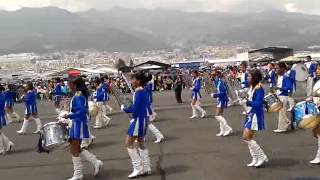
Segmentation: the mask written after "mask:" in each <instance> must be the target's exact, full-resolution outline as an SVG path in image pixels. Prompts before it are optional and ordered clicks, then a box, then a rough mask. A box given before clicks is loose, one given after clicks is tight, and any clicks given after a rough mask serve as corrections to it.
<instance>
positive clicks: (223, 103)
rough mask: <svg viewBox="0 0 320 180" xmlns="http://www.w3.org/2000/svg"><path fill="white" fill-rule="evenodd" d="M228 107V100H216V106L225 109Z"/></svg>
mask: <svg viewBox="0 0 320 180" xmlns="http://www.w3.org/2000/svg"><path fill="white" fill-rule="evenodd" d="M227 107H228V101H219V100H218V101H217V108H221V109H225V108H227Z"/></svg>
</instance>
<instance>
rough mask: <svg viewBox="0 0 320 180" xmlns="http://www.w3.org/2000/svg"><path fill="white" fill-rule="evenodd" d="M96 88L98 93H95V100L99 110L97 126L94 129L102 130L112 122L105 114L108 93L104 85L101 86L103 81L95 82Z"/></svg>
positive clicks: (97, 80)
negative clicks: (104, 107)
mask: <svg viewBox="0 0 320 180" xmlns="http://www.w3.org/2000/svg"><path fill="white" fill-rule="evenodd" d="M95 86H96V92H95V93H94V94H95V95H94V100H95V102H96V104H97V106H98V108H99V110H98V114H97V116H96V124H95V126H94V129H101V128H103V127H105V126H107V124H109V122H110V118H109V117H107V116H106V115H105V114H104V111H103V106H104V104H105V103H106V93H105V88H104V86H103V84H101V81H100V80H99V79H96V81H95Z"/></svg>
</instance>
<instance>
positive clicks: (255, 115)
mask: <svg viewBox="0 0 320 180" xmlns="http://www.w3.org/2000/svg"><path fill="white" fill-rule="evenodd" d="M248 93H249V99H248V101H247V104H246V105H247V107H248V108H249V113H248V115H247V116H246V119H245V122H244V125H243V127H244V128H246V129H250V130H253V131H259V130H263V129H264V128H265V127H264V105H263V100H264V89H263V88H262V85H261V84H260V83H259V84H258V85H257V86H256V87H255V88H254V89H252V88H251V89H250V90H249V92H248Z"/></svg>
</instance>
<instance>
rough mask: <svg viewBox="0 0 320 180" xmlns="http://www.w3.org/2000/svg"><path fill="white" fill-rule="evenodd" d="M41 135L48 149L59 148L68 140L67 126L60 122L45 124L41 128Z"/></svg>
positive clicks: (44, 146) (43, 144)
mask: <svg viewBox="0 0 320 180" xmlns="http://www.w3.org/2000/svg"><path fill="white" fill-rule="evenodd" d="M40 135H41V136H42V147H43V149H45V150H48V151H53V150H55V149H58V148H59V147H62V146H63V145H64V144H66V143H67V142H68V129H67V126H66V125H65V124H62V123H59V122H50V123H48V124H45V125H44V126H43V127H42V128H41V131H40Z"/></svg>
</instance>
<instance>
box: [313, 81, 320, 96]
mask: <svg viewBox="0 0 320 180" xmlns="http://www.w3.org/2000/svg"><path fill="white" fill-rule="evenodd" d="M312 92H313V96H316V97H320V80H319V81H317V82H316V84H315V85H314V86H313V91H312Z"/></svg>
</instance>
